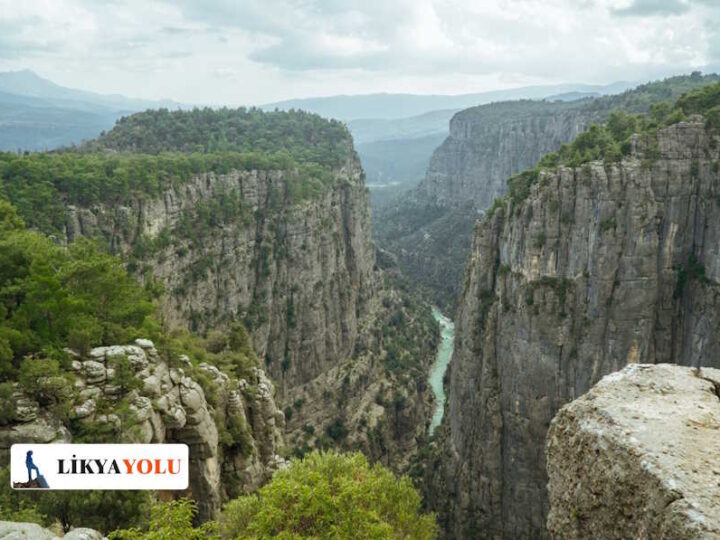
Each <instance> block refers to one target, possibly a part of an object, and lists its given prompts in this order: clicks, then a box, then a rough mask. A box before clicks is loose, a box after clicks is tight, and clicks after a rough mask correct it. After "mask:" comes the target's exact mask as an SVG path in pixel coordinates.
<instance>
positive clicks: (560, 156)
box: [488, 82, 720, 215]
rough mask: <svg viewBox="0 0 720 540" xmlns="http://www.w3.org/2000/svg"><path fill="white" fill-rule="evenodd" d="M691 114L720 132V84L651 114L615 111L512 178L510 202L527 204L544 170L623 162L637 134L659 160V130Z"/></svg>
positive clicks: (500, 202)
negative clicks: (657, 142)
mask: <svg viewBox="0 0 720 540" xmlns="http://www.w3.org/2000/svg"><path fill="white" fill-rule="evenodd" d="M691 114H701V115H703V116H704V117H705V125H706V127H707V129H708V130H710V131H711V132H713V133H717V132H718V130H720V82H717V83H714V84H711V85H707V86H704V87H701V88H699V89H697V90H694V91H692V92H689V93H687V94H684V95H683V96H681V97H680V98H679V99H678V100H677V101H676V102H675V103H674V104H673V105H671V104H669V103H667V102H661V103H656V104H654V105H652V106H651V107H650V112H649V113H647V114H628V113H626V112H623V111H621V110H615V111H613V112H612V113H610V116H609V117H608V120H607V122H606V123H605V124H604V125H599V124H594V125H592V126H590V128H589V129H588V130H587V131H586V132H584V133H582V134H580V135H578V137H577V138H576V139H575V140H574V141H573V142H572V143H570V144H564V145H563V146H562V147H560V149H559V150H558V151H556V152H551V153H549V154H547V155H546V156H545V157H543V158H542V159H541V160H540V162H539V163H538V165H537V166H536V167H534V168H532V169H528V170H525V171H523V172H521V173H519V174H516V175H514V176H512V177H511V178H509V179H508V188H509V189H508V194H507V196H506V198H509V199H510V200H512V201H514V202H515V203H518V202H521V201H523V200H525V199H526V198H527V196H528V195H529V193H530V188H531V186H532V185H534V184H536V183H537V182H538V180H539V178H540V172H541V171H542V170H546V169H551V170H553V169H557V168H558V167H561V166H566V167H578V166H580V165H582V164H585V163H588V162H591V161H597V160H603V161H604V162H605V163H613V162H618V161H621V160H622V158H623V157H624V156H627V155H628V154H629V153H630V147H631V143H630V138H631V137H632V136H633V135H635V134H637V135H639V136H640V137H641V138H642V139H644V140H645V141H646V142H647V143H648V145H647V146H648V149H649V155H647V156H646V158H647V159H650V160H652V159H653V158H655V157H656V155H655V153H654V152H656V150H655V146H656V139H657V131H658V129H660V128H662V127H666V126H669V125H672V124H675V123H677V122H680V121H682V120H686V119H687V117H688V116H689V115H691ZM504 201H505V199H498V200H496V201H495V204H494V205H493V206H492V208H491V209H490V210H489V211H488V215H492V214H493V213H494V212H495V210H496V209H497V208H498V207H500V206H503V205H504V204H505V203H504Z"/></svg>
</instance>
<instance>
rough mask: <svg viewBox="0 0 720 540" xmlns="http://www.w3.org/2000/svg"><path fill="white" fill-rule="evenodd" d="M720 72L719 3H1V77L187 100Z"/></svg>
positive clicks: (453, 89) (262, 99)
mask: <svg viewBox="0 0 720 540" xmlns="http://www.w3.org/2000/svg"><path fill="white" fill-rule="evenodd" d="M707 65H711V66H715V67H717V66H718V65H720V0H175V1H170V0H165V1H162V0H161V1H153V0H22V1H18V0H0V71H5V70H15V69H25V68H29V69H32V70H34V71H36V72H37V73H39V74H40V75H42V76H45V77H48V78H50V79H52V80H54V81H55V82H57V83H59V84H63V85H66V86H71V87H75V88H82V89H87V90H93V91H98V92H104V93H122V94H125V95H128V96H135V97H144V98H171V99H175V100H177V101H181V102H186V103H208V104H223V103H225V104H233V105H237V104H256V103H267V102H270V101H275V100H279V99H284V98H290V97H305V96H319V95H332V94H341V93H345V94H358V93H368V92H411V93H469V92H477V91H484V90H491V89H498V88H508V87H515V86H523V85H527V84H542V83H559V82H586V83H608V82H613V81H617V80H632V81H638V80H648V79H650V78H656V77H658V76H663V75H667V74H671V73H678V72H687V71H689V70H690V69H691V68H693V67H698V66H707Z"/></svg>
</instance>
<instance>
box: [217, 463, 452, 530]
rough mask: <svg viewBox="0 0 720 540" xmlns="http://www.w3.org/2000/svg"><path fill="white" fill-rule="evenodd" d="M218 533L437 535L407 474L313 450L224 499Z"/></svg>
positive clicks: (432, 517) (432, 521)
mask: <svg viewBox="0 0 720 540" xmlns="http://www.w3.org/2000/svg"><path fill="white" fill-rule="evenodd" d="M219 522H220V533H221V536H222V537H223V538H270V537H280V538H298V539H302V538H398V539H406V538H412V539H417V540H422V539H432V538H436V537H437V533H438V530H437V526H436V524H435V517H434V516H433V515H423V514H422V513H421V505H420V496H419V495H418V493H417V491H415V489H414V488H413V486H412V483H411V481H410V479H409V478H407V477H402V478H400V479H397V478H395V477H394V476H393V474H392V473H391V472H390V471H388V470H387V469H385V468H384V467H382V466H381V465H379V464H376V465H374V466H372V467H371V466H370V465H369V464H368V462H367V459H366V458H365V457H364V456H363V455H362V454H350V455H342V454H338V453H335V452H328V453H320V452H317V451H316V452H313V453H311V454H309V455H307V456H305V458H304V459H303V460H302V461H299V460H293V462H292V464H291V466H290V467H288V468H287V469H282V470H279V471H278V472H276V473H275V475H274V476H273V479H272V480H271V481H270V482H269V483H268V484H266V485H265V486H263V487H262V488H261V489H260V490H259V491H258V492H257V493H256V494H253V495H247V496H245V497H240V498H238V499H235V500H233V501H230V502H229V503H227V504H226V505H225V506H224V508H223V511H222V513H221V515H220V519H219Z"/></svg>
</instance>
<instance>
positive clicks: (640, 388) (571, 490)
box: [547, 364, 720, 539]
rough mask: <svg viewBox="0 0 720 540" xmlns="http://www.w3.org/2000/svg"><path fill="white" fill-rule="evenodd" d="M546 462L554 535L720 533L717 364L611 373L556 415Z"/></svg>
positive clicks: (645, 367) (601, 536) (700, 535)
mask: <svg viewBox="0 0 720 540" xmlns="http://www.w3.org/2000/svg"><path fill="white" fill-rule="evenodd" d="M547 472H548V478H549V482H548V491H549V495H550V512H549V515H548V521H547V526H548V530H549V532H550V535H551V536H552V537H553V538H562V539H576V538H577V539H580V538H595V539H611V538H612V539H620V538H633V539H634V538H643V539H645V538H647V539H663V538H665V539H691V538H720V370H717V369H710V368H705V369H702V370H696V369H693V368H687V367H680V366H676V365H670V364H659V365H650V364H631V365H629V366H627V367H626V368H624V369H623V370H621V371H619V372H616V373H613V374H611V375H607V376H606V377H605V378H603V379H602V380H601V381H600V382H599V383H598V384H597V385H596V386H595V387H594V388H592V390H590V392H588V393H587V394H585V395H584V396H583V397H581V398H579V399H576V400H575V401H573V402H571V403H569V404H568V405H566V406H565V407H563V408H562V409H561V410H560V412H558V414H557V416H556V417H555V418H554V420H553V421H552V423H551V425H550V430H549V432H548V437H547Z"/></svg>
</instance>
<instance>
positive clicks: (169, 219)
mask: <svg viewBox="0 0 720 540" xmlns="http://www.w3.org/2000/svg"><path fill="white" fill-rule="evenodd" d="M288 176H292V173H291V172H283V171H273V170H255V171H242V172H241V171H231V172H229V173H227V174H214V173H207V174H203V175H198V176H194V177H192V178H191V179H190V181H189V182H188V183H186V184H183V185H175V186H170V187H169V188H168V189H167V190H165V191H164V192H163V193H162V194H161V195H159V196H157V197H153V198H148V197H146V196H137V197H131V198H130V199H129V200H127V201H126V202H125V203H124V204H121V205H115V204H113V205H97V206H93V207H78V206H71V207H70V209H69V212H68V224H67V238H68V240H73V239H75V238H77V237H78V236H79V235H87V236H101V237H103V238H105V239H106V241H107V242H108V243H109V244H110V245H111V247H112V248H113V249H114V250H116V251H119V252H121V253H123V254H124V255H125V257H126V258H130V259H132V258H133V257H134V261H132V260H131V265H132V266H135V267H139V268H138V269H139V270H140V272H143V271H144V274H145V277H149V276H152V277H153V278H154V279H157V280H159V281H160V282H161V283H162V284H163V286H164V288H165V294H164V295H163V307H162V312H163V316H164V319H165V322H166V324H167V325H168V326H170V327H178V326H188V327H190V328H191V329H194V330H200V331H202V330H205V329H207V328H212V327H213V326H216V325H219V324H220V325H222V324H223V323H226V322H227V321H229V320H232V319H233V318H236V317H237V318H239V319H240V320H242V321H244V322H245V324H246V326H247V327H248V329H249V330H250V332H251V336H252V338H253V346H254V348H255V350H256V351H257V353H258V355H259V356H261V357H265V359H266V363H267V370H268V372H269V373H270V374H271V375H272V377H273V378H274V379H275V380H276V381H279V383H280V386H279V388H278V389H279V391H280V392H284V390H285V387H291V386H293V385H295V384H299V383H304V382H307V381H309V380H312V379H313V378H315V377H317V376H318V375H319V374H321V373H323V372H324V371H326V370H327V369H329V368H330V367H332V366H333V365H334V363H335V361H336V359H338V358H344V357H348V356H350V355H351V354H352V351H353V348H354V345H355V341H356V339H357V336H358V319H359V318H361V317H362V316H363V315H364V314H365V313H366V312H367V301H368V300H369V299H370V298H371V297H372V296H373V294H374V291H375V288H376V283H375V281H376V276H375V275H374V273H373V266H374V262H375V248H374V246H373V245H372V243H371V240H370V213H369V206H368V195H367V191H366V189H365V186H364V183H363V172H362V169H361V168H360V164H359V162H358V161H357V159H353V160H351V161H349V162H347V163H346V164H345V166H344V167H342V168H340V169H338V170H337V171H336V173H335V177H334V179H333V185H332V186H331V187H329V188H328V189H327V190H326V191H325V192H324V193H323V194H322V195H321V196H320V197H319V198H312V199H308V200H302V201H299V202H293V201H292V200H290V195H289V194H288V192H287V187H286V184H285V180H287V177H288ZM224 205H226V206H229V207H230V208H231V210H230V211H225V210H224V208H225V206H224ZM224 212H225V213H224Z"/></svg>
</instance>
